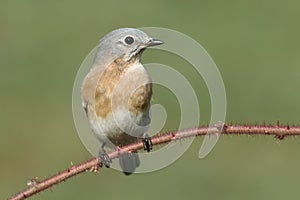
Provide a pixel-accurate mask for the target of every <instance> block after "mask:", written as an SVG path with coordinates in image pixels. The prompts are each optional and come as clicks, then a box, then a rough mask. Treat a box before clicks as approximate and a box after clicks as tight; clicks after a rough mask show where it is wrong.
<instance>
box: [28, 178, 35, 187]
mask: <svg viewBox="0 0 300 200" xmlns="http://www.w3.org/2000/svg"><path fill="white" fill-rule="evenodd" d="M37 184H38V177H37V176H36V177H34V178H31V179H29V180H28V181H27V186H28V187H35V186H36V185H37Z"/></svg>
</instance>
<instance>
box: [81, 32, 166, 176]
mask: <svg viewBox="0 0 300 200" xmlns="http://www.w3.org/2000/svg"><path fill="white" fill-rule="evenodd" d="M160 44H163V42H162V41H161V40H157V39H153V38H151V37H149V36H148V35H147V34H146V33H144V32H142V31H140V30H138V29H133V28H121V29H117V30H114V31H112V32H110V33H109V34H107V35H106V36H105V37H104V38H102V39H101V40H100V45H99V47H98V50H97V53H96V56H95V60H94V63H93V66H92V68H91V70H90V72H89V73H88V74H87V76H86V77H85V79H84V82H83V84H82V88H81V93H82V104H83V107H84V109H85V111H86V114H87V117H88V119H89V122H90V125H91V128H92V130H93V132H94V133H95V135H96V136H97V138H98V139H99V140H100V142H101V143H102V148H101V149H100V152H99V158H98V160H99V163H100V166H102V165H103V164H104V165H105V166H106V167H109V164H110V162H111V160H110V159H109V157H108V155H107V154H106V153H105V150H104V147H110V148H114V147H115V146H117V147H118V146H124V145H127V144H129V143H132V142H135V141H137V138H141V137H144V139H143V142H144V149H145V150H147V151H150V149H151V148H152V144H151V140H150V138H149V137H147V136H146V135H145V132H146V130H147V127H148V125H149V123H150V116H149V109H150V99H151V95H152V85H151V79H150V77H149V75H148V73H147V71H146V70H145V68H144V67H143V65H142V64H141V63H140V57H141V54H142V52H143V51H144V50H145V49H146V48H147V47H149V46H155V45H160ZM119 162H120V166H121V168H122V170H123V172H124V173H125V174H126V175H129V174H131V173H133V172H134V170H135V169H136V167H138V166H139V164H140V161H139V158H138V155H137V153H136V152H128V153H127V154H124V155H123V156H121V157H120V159H119Z"/></svg>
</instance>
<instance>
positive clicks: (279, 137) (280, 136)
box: [274, 135, 285, 140]
mask: <svg viewBox="0 0 300 200" xmlns="http://www.w3.org/2000/svg"><path fill="white" fill-rule="evenodd" d="M274 137H275V138H276V139H278V140H283V139H284V137H285V135H275V136H274Z"/></svg>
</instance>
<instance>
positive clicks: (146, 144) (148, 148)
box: [143, 135, 152, 152]
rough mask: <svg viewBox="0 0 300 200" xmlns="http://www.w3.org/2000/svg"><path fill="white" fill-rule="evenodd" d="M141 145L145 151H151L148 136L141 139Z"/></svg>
mask: <svg viewBox="0 0 300 200" xmlns="http://www.w3.org/2000/svg"><path fill="white" fill-rule="evenodd" d="M143 144H144V150H145V151H147V152H150V151H151V150H152V141H151V138H150V137H149V136H148V135H145V138H144V139H143Z"/></svg>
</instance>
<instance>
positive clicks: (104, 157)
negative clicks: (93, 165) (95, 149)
mask: <svg viewBox="0 0 300 200" xmlns="http://www.w3.org/2000/svg"><path fill="white" fill-rule="evenodd" d="M104 146H105V143H103V144H102V145H101V149H100V150H99V154H98V162H99V165H100V167H102V166H103V165H105V167H107V168H109V167H110V163H111V162H112V161H111V159H110V158H109V156H108V154H107V153H106V151H105V149H104Z"/></svg>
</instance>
